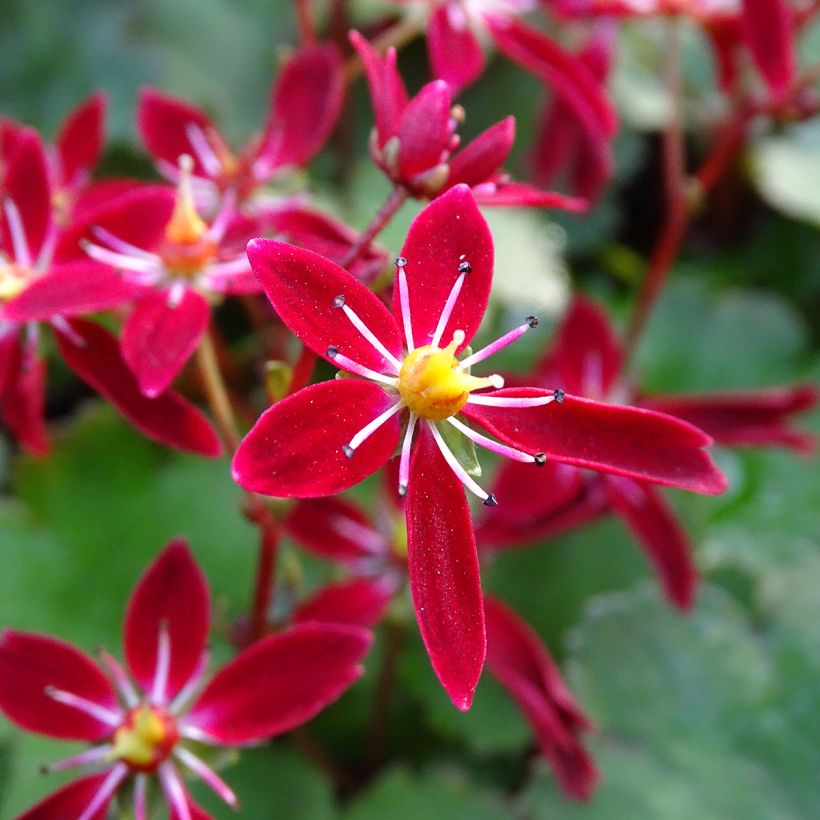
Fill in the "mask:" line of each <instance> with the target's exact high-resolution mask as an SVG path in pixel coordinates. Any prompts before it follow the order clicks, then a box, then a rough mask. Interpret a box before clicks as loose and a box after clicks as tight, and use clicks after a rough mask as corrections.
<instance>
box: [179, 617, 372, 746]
mask: <svg viewBox="0 0 820 820" xmlns="http://www.w3.org/2000/svg"><path fill="white" fill-rule="evenodd" d="M370 642H371V635H370V633H369V632H367V631H365V630H363V629H359V628H357V627H352V626H341V625H332V624H317V623H312V624H303V625H300V626H295V627H293V628H291V629H288V630H287V631H285V632H280V633H278V634H276V635H269V636H268V637H267V638H263V639H262V640H261V641H258V642H257V643H255V644H253V646H251V647H249V648H248V649H246V650H245V651H244V652H242V653H241V654H240V655H239V656H238V657H237V658H236V659H235V660H233V661H231V662H230V663H229V664H228V665H227V666H224V667H223V668H222V669H221V670H220V671H219V672H217V673H216V675H215V676H214V677H213V679H212V680H211V682H210V683H209V684H208V685H207V686H206V687H205V690H204V691H203V692H202V694H201V695H200V696H199V697H198V698H197V699H196V701H195V702H194V704H193V706H191V709H190V711H189V713H188V715H187V716H186V718H185V728H188V727H192V728H195V729H197V730H199V731H200V732H202V733H203V734H204V735H205V736H207V737H208V738H210V739H212V740H213V741H214V742H217V743H221V744H230V745H234V744H245V743H256V742H259V741H262V740H266V739H267V738H269V737H272V736H273V735H278V734H281V733H282V732H286V731H288V730H290V729H294V728H296V727H297V726H299V725H301V724H302V723H304V722H305V721H307V720H310V718H312V717H313V716H314V715H315V714H317V713H318V712H319V711H321V710H322V709H323V708H324V707H325V706H327V705H328V704H330V703H332V702H333V701H334V700H336V699H337V698H338V697H339V696H340V695H341V694H342V693H343V692H344V691H345V690H346V689H347V688H348V687H349V686H350V685H351V684H352V683H353V682H354V681H355V680H357V678H359V676H360V675H361V674H362V668H361V666H359V662H360V661H361V660H362V658H363V657H364V655H365V654H366V652H367V650H368V649H369V647H370Z"/></svg>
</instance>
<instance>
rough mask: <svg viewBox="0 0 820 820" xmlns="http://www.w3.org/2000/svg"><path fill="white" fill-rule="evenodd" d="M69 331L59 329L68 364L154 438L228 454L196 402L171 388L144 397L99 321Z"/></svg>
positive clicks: (208, 452) (209, 452) (76, 321)
mask: <svg viewBox="0 0 820 820" xmlns="http://www.w3.org/2000/svg"><path fill="white" fill-rule="evenodd" d="M68 327H69V332H65V331H64V330H60V329H58V330H57V342H58V344H59V346H60V352H61V353H62V356H63V359H65V362H66V364H67V365H68V366H69V367H70V368H71V369H72V370H73V371H74V372H75V373H76V374H77V375H78V376H80V378H81V379H83V381H85V382H87V383H88V384H90V385H91V386H92V387H93V388H94V389H95V390H96V391H97V392H98V393H101V394H102V395H103V396H105V398H107V399H108V400H109V401H110V402H111V403H112V404H113V405H114V406H115V407H116V408H117V409H118V410H119V411H120V412H121V413H122V414H123V415H124V416H125V417H126V418H127V419H128V420H129V421H130V422H131V423H132V424H133V425H134V426H135V427H136V428H137V429H138V430H140V431H141V432H143V433H144V434H145V435H146V436H148V437H149V438H152V439H154V440H155V441H158V442H159V443H160V444H166V445H168V446H169V447H176V448H178V449H180V450H187V451H188V452H191V453H197V454H198V455H203V456H208V457H211V458H215V457H217V456H219V455H221V454H222V445H221V443H220V441H219V437H218V436H217V434H216V432H215V431H214V429H213V427H211V425H210V423H209V422H208V420H207V419H206V418H205V416H204V415H203V414H202V413H201V412H200V411H199V409H197V408H196V407H195V406H194V405H193V404H190V403H189V402H188V401H186V400H185V399H183V398H182V396H180V395H179V394H178V393H175V392H173V391H171V390H169V391H167V392H166V393H163V394H162V395H160V396H157V397H156V398H153V399H152V398H148V397H147V396H144V395H143V394H142V393H141V392H140V389H139V386H138V385H137V380H136V378H135V377H134V375H133V374H132V373H131V370H130V369H129V367H128V365H127V364H126V363H125V361H124V360H123V358H122V355H121V353H120V349H119V345H118V344H117V340H116V338H115V337H114V336H112V335H111V334H110V333H109V332H108V331H107V330H105V328H103V327H101V326H100V325H97V324H94V323H93V322H86V321H84V320H81V319H72V320H70V323H69V326H68Z"/></svg>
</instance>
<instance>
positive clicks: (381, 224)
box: [339, 185, 407, 268]
mask: <svg viewBox="0 0 820 820" xmlns="http://www.w3.org/2000/svg"><path fill="white" fill-rule="evenodd" d="M406 199H407V191H406V190H405V189H404V188H402V187H401V186H400V185H396V186H395V187H394V188H393V190H392V191H391V192H390V196H388V197H387V199H386V200H385V203H384V205H382V206H381V208H379V211H378V213H377V214H376V215H375V216H374V217H373V219H372V220H371V221H370V224H369V225H368V226H367V227H366V228H365V229H364V230H363V231H362V233H361V234H360V235H359V238H358V239H357V240H356V242H355V243H354V244H353V245H352V246H351V248H350V250H349V251H348V252H347V253H346V254H345V256H344V258H343V259H342V261H341V262H340V263H339V264H340V265H341V266H342V267H343V268H347V267H349V266H350V265H352V264H353V263H354V262H355V261H356V260H357V259H358V258H359V257H360V256H361V255H362V253H364V251H365V250H366V249H367V248H368V247H369V246H370V243H371V242H372V241H373V240H374V239H375V238H376V237H377V236H378V235H379V234H380V233H381V232H382V231H383V230H384V228H385V227H386V226H387V223H388V222H390V220H391V219H392V218H393V216H394V215H395V214H396V211H398V210H399V208H401V206H402V205H404V201H405V200H406Z"/></svg>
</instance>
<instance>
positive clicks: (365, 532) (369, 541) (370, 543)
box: [330, 515, 384, 555]
mask: <svg viewBox="0 0 820 820" xmlns="http://www.w3.org/2000/svg"><path fill="white" fill-rule="evenodd" d="M330 526H331V529H333V530H335V531H336V532H337V533H338V534H339V535H341V536H342V538H347V539H348V540H349V541H355V542H356V544H357V545H358V546H360V547H362V548H363V549H365V550H366V551H367V552H370V553H372V554H374V555H378V554H381V553H382V552H384V538H382V536H381V535H380V534H379V533H378V532H376V531H375V530H373V529H371V528H370V527H368V526H365V525H364V524H360V523H359V522H358V521H354V520H353V519H352V518H347V517H345V516H341V515H337V516H335V517H334V518H333V519H332V520H331V522H330Z"/></svg>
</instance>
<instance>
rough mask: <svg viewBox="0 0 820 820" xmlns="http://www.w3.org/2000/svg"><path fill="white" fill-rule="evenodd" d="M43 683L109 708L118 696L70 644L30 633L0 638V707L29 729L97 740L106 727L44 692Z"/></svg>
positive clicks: (9, 632)
mask: <svg viewBox="0 0 820 820" xmlns="http://www.w3.org/2000/svg"><path fill="white" fill-rule="evenodd" d="M48 687H54V688H55V689H59V690H61V691H63V692H68V693H69V694H72V695H77V696H78V697H81V698H84V699H85V700H88V701H91V702H92V703H94V704H96V705H99V706H101V707H103V708H104V709H108V710H111V711H113V712H115V713H116V712H117V711H118V706H117V698H116V695H115V694H114V690H113V689H112V688H111V684H110V683H109V681H108V678H106V676H105V675H104V674H103V672H102V670H101V669H100V668H99V667H98V666H97V664H96V663H94V661H93V660H91V658H89V657H88V656H87V655H84V654H83V653H82V652H80V650H79V649H75V648H74V647H73V646H71V645H70V644H67V643H64V642H63V641H58V640H57V639H56V638H50V637H48V636H47V635H36V634H34V633H29V632H13V631H12V630H7V631H6V632H4V633H3V634H2V637H0V708H2V710H3V712H5V714H6V717H8V718H9V720H12V721H14V722H15V723H16V724H17V725H18V726H21V727H22V728H23V729H26V730H28V731H30V732H39V733H40V734H44V735H48V736H49V737H56V738H61V739H65V740H87V741H89V742H94V741H100V740H103V739H104V738H106V737H108V736H109V735H110V734H111V731H112V728H111V726H110V725H109V724H108V723H106V722H104V721H102V720H98V719H97V718H95V717H93V716H91V715H89V714H87V713H85V712H84V711H81V710H80V709H77V708H75V707H74V706H67V705H65V704H63V703H58V702H57V701H56V700H54V699H53V698H51V697H49V696H48V695H47V694H46V689H47V688H48Z"/></svg>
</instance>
